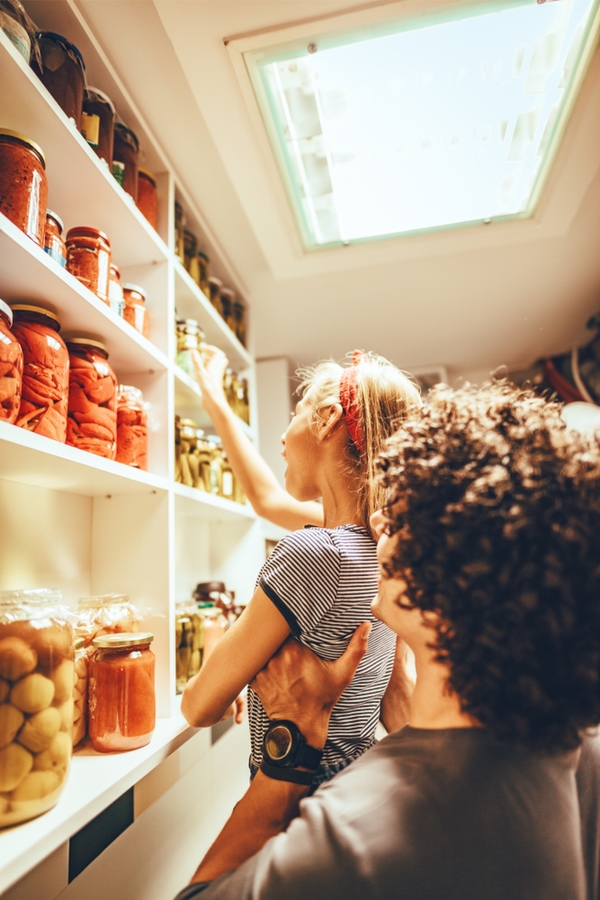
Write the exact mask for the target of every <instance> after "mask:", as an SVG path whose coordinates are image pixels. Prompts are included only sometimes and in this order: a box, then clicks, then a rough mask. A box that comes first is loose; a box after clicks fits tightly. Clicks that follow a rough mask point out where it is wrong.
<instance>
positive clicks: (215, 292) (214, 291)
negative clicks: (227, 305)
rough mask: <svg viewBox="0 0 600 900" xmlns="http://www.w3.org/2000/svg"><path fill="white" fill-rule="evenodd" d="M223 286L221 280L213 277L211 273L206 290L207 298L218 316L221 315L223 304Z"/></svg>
mask: <svg viewBox="0 0 600 900" xmlns="http://www.w3.org/2000/svg"><path fill="white" fill-rule="evenodd" d="M222 288H223V282H222V281H221V279H220V278H215V276H214V275H211V276H210V277H209V279H208V292H209V298H208V299H209V300H210V302H211V303H212V305H213V306H214V308H215V309H216V311H217V312H218V313H219V315H220V316H222V315H223V306H222V304H221V290H222Z"/></svg>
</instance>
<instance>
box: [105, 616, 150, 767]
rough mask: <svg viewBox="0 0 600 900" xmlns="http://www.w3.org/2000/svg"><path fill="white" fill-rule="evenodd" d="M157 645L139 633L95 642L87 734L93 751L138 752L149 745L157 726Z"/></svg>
mask: <svg viewBox="0 0 600 900" xmlns="http://www.w3.org/2000/svg"><path fill="white" fill-rule="evenodd" d="M153 640H154V635H152V634H150V633H149V632H138V633H134V634H104V635H102V636H101V637H97V638H94V640H93V641H92V646H93V647H94V654H93V656H92V658H91V660H90V666H89V680H88V713H89V721H88V731H89V736H90V740H91V742H92V747H93V748H94V750H97V751H99V752H100V753H112V752H113V751H115V750H137V749H138V747H145V746H146V744H149V743H150V740H151V738H152V733H153V731H154V726H155V724H156V693H155V689H154V653H153V652H152V650H151V649H150V644H151V642H152V641H153Z"/></svg>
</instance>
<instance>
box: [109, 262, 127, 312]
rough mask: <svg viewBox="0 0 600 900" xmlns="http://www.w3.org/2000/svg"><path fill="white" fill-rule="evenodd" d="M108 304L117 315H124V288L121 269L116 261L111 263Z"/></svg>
mask: <svg viewBox="0 0 600 900" xmlns="http://www.w3.org/2000/svg"><path fill="white" fill-rule="evenodd" d="M108 304H109V306H110V308H111V309H112V311H113V312H114V313H115V315H117V316H121V317H122V316H123V306H124V301H123V288H122V287H121V270H120V269H119V267H118V266H115V264H114V263H111V264H110V276H109V279H108Z"/></svg>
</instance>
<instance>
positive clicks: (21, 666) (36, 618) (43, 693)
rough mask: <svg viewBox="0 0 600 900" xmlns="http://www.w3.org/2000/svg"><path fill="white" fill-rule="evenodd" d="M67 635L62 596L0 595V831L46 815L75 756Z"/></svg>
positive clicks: (40, 593) (71, 666)
mask: <svg viewBox="0 0 600 900" xmlns="http://www.w3.org/2000/svg"><path fill="white" fill-rule="evenodd" d="M73 655H74V648H73V629H72V627H71V625H70V623H69V620H68V611H67V610H66V608H65V607H64V605H63V602H62V596H61V593H60V591H51V590H33V591H28V590H25V591H2V592H1V593H0V694H1V699H2V705H1V706H0V733H1V741H0V745H1V749H0V828H3V827H5V826H7V825H15V824H17V822H25V821H26V820H27V819H32V818H33V817H34V816H39V815H40V814H41V813H44V812H46V811H47V810H49V809H51V808H52V807H53V806H54V805H55V804H56V802H57V800H58V798H59V797H60V794H61V793H62V790H63V788H64V784H65V781H66V779H67V775H68V771H69V765H70V762H71V754H72V750H73V745H72V738H71V731H72V727H73V682H74V671H75V669H74V664H73Z"/></svg>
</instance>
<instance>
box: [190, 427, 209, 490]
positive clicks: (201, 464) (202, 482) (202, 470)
mask: <svg viewBox="0 0 600 900" xmlns="http://www.w3.org/2000/svg"><path fill="white" fill-rule="evenodd" d="M196 456H197V458H198V480H197V481H196V482H195V484H194V487H195V488H197V489H198V490H199V491H206V493H207V494H210V493H211V490H212V487H211V484H212V482H211V472H210V464H211V460H212V447H211V444H210V441H208V440H207V439H206V438H205V437H204V432H203V431H202V430H201V429H200V428H199V429H198V430H197V432H196Z"/></svg>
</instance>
